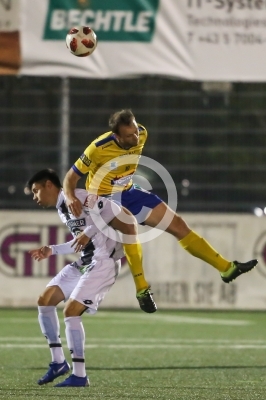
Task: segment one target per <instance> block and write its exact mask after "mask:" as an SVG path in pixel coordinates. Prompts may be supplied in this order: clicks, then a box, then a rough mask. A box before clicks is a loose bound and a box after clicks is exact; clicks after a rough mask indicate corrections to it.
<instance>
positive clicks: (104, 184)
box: [72, 124, 148, 195]
mask: <svg viewBox="0 0 266 400" xmlns="http://www.w3.org/2000/svg"><path fill="white" fill-rule="evenodd" d="M138 128H139V143H138V145H137V146H133V147H131V148H130V149H128V150H125V149H123V148H122V147H121V146H120V145H119V143H118V142H117V141H116V139H115V135H114V134H113V132H111V131H110V132H106V133H104V134H103V135H101V136H99V137H98V138H97V139H95V140H94V141H93V142H91V144H90V145H89V146H88V147H87V148H86V149H85V151H84V153H83V154H82V155H81V156H80V157H79V159H78V160H77V161H76V162H75V163H74V165H73V167H72V168H73V170H74V171H75V172H76V173H77V174H78V175H80V176H83V175H86V174H88V176H87V179H86V189H87V190H90V192H93V193H97V194H98V195H108V194H112V193H116V192H121V191H123V190H127V189H129V188H130V187H131V186H132V177H133V175H134V173H135V172H136V169H137V166H138V163H139V159H140V156H141V153H142V149H143V147H144V144H145V142H146V140H147V136H148V132H147V130H146V128H145V127H144V126H142V125H140V124H138Z"/></svg>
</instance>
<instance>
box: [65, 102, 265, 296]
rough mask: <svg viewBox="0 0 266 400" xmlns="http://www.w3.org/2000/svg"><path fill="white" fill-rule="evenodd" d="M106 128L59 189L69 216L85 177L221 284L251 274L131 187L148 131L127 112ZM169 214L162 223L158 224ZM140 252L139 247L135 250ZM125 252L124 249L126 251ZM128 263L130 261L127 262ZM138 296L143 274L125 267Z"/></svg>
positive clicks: (77, 209) (112, 119) (161, 205)
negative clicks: (167, 235)
mask: <svg viewBox="0 0 266 400" xmlns="http://www.w3.org/2000/svg"><path fill="white" fill-rule="evenodd" d="M109 127H110V130H109V131H108V132H106V133H104V134H102V135H101V136H99V137H98V138H97V139H95V140H93V141H92V143H91V144H90V145H89V146H88V147H87V148H86V149H85V150H84V152H83V153H82V155H81V156H80V158H79V159H78V160H77V161H76V162H75V163H74V165H73V166H72V167H71V168H70V170H69V171H68V172H67V174H66V176H65V178H64V181H63V187H64V192H65V195H66V198H67V204H68V206H69V208H70V210H71V212H72V213H73V214H74V215H76V216H78V215H80V212H81V203H80V201H79V200H78V199H77V198H76V196H75V193H74V190H75V188H76V186H77V182H78V180H79V179H80V178H81V177H83V176H84V175H87V174H88V175H87V180H86V188H87V189H88V190H90V191H92V192H94V193H97V194H100V195H102V196H108V197H109V198H112V199H116V198H119V199H120V202H121V204H122V205H123V206H124V207H126V208H127V209H128V210H130V211H131V212H132V214H134V215H135V216H136V218H137V220H138V223H141V224H144V225H148V226H151V227H156V228H159V229H162V230H164V231H166V232H168V233H170V234H171V235H173V236H174V237H175V238H176V239H177V241H178V243H179V244H180V245H181V247H183V248H184V249H185V250H186V251H188V252H189V253H190V254H191V255H193V256H195V257H198V258H200V259H202V260H204V261H205V262H207V263H208V264H210V265H212V266H213V267H214V268H216V269H217V270H218V271H219V272H220V275H221V278H222V280H223V281H224V282H226V283H229V282H231V281H232V280H234V279H236V278H237V277H238V276H239V275H241V274H243V273H245V272H248V271H250V270H251V269H253V268H254V267H255V266H256V265H257V262H258V261H257V260H250V261H248V262H246V263H241V262H238V261H230V260H227V259H225V258H224V257H223V256H222V255H221V254H219V252H218V251H216V250H215V249H214V248H213V247H212V246H211V245H210V243H208V242H207V241H206V240H205V239H204V238H203V237H201V236H199V235H198V234H197V233H196V232H195V231H194V230H192V229H190V227H189V226H188V225H187V223H186V222H185V220H184V219H183V218H182V217H181V216H180V215H178V214H177V213H176V212H175V211H173V210H172V209H170V207H169V206H168V205H167V204H166V203H165V202H163V201H162V200H161V199H160V198H159V197H158V196H156V195H155V194H153V193H151V192H149V191H146V190H143V189H142V188H141V187H139V186H137V185H134V184H133V182H132V177H133V175H134V173H135V171H136V169H137V166H138V162H139V158H140V156H141V154H142V151H143V148H144V145H145V143H146V140H147V135H148V133H147V130H146V128H145V127H144V126H142V125H141V124H139V123H137V121H136V119H135V116H134V114H133V113H132V111H131V110H121V111H118V112H116V113H114V114H113V115H112V116H111V117H110V119H109ZM165 215H168V218H167V221H170V222H168V223H167V224H163V223H162V220H163V217H164V216H165ZM138 251H139V252H141V247H140V246H138ZM125 252H126V253H127V249H126V247H125ZM129 264H130V263H129ZM130 267H131V272H132V275H133V277H134V281H135V285H136V290H137V298H141V297H142V295H143V294H144V295H145V293H147V291H148V290H149V285H148V283H147V281H146V280H145V276H144V272H143V270H140V268H138V269H137V270H135V269H134V266H132V264H130Z"/></svg>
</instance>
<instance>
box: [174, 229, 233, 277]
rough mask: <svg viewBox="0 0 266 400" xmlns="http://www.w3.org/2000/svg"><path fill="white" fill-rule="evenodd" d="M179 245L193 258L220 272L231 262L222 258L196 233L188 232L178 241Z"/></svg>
mask: <svg viewBox="0 0 266 400" xmlns="http://www.w3.org/2000/svg"><path fill="white" fill-rule="evenodd" d="M179 243H180V245H181V246H182V247H183V248H184V249H185V250H187V251H188V252H189V253H190V254H192V255H193V256H195V257H198V258H200V259H201V260H203V261H206V262H207V263H208V264H211V265H212V266H213V267H214V268H216V269H218V270H219V271H220V272H224V271H227V270H228V269H229V268H230V266H231V262H230V261H228V260H226V259H225V258H223V257H222V256H221V255H220V254H219V253H218V252H217V251H216V250H215V249H214V248H213V247H212V246H211V245H210V244H209V243H208V242H207V241H206V240H205V239H203V238H202V237H200V236H199V235H198V234H197V233H196V232H194V231H190V232H189V234H188V235H187V236H185V237H184V238H183V239H181V240H179Z"/></svg>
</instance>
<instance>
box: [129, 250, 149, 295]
mask: <svg viewBox="0 0 266 400" xmlns="http://www.w3.org/2000/svg"><path fill="white" fill-rule="evenodd" d="M123 247H124V251H125V254H126V258H127V262H128V264H129V268H130V271H131V274H132V276H133V278H134V282H135V285H136V291H137V292H139V291H140V290H143V289H147V288H148V287H149V284H148V282H147V281H146V279H145V278H144V271H143V267H142V247H141V244H140V243H134V244H124V245H123Z"/></svg>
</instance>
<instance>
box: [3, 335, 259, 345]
mask: <svg viewBox="0 0 266 400" xmlns="http://www.w3.org/2000/svg"><path fill="white" fill-rule="evenodd" d="M61 339H62V342H63V343H66V339H65V338H64V337H63V338H61ZM88 340H89V341H90V342H95V344H97V345H100V344H103V345H105V343H107V344H108V343H110V344H112V345H114V342H119V343H121V342H123V343H124V344H125V343H132V344H134V342H137V343H139V342H140V341H141V343H142V344H143V343H146V344H156V343H157V344H163V345H165V344H167V345H172V344H173V345H180V344H181V345H228V344H229V345H230V344H232V345H235V344H240V345H256V346H257V345H265V346H266V340H257V339H255V340H253V339H235V340H234V339H178V338H177V339H171V338H135V337H132V338H129V337H127V338H125V337H115V338H98V337H97V338H96V337H95V338H93V337H88ZM1 342H3V343H5V342H10V343H12V342H15V343H16V342H28V343H33V342H37V343H38V342H42V344H45V343H46V342H45V338H44V337H43V336H42V335H41V334H40V336H34V337H28V336H27V337H25V336H14V337H12V336H3V337H0V343H1ZM10 343H9V344H10ZM45 346H47V345H46V344H45Z"/></svg>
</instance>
